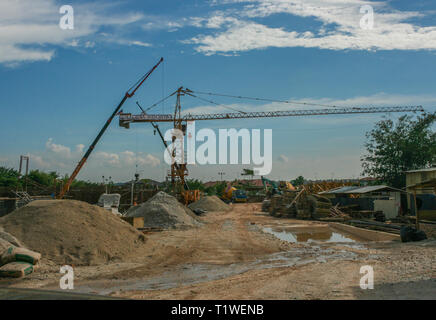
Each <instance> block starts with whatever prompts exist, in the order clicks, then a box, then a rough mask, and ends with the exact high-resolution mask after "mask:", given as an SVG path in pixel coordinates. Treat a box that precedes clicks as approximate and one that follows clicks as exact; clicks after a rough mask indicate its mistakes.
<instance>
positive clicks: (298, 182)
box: [291, 176, 304, 187]
mask: <svg viewBox="0 0 436 320" xmlns="http://www.w3.org/2000/svg"><path fill="white" fill-rule="evenodd" d="M291 183H292V185H293V186H295V187H297V186H302V185H303V184H304V177H303V176H298V177H297V178H296V179H295V180H292V181H291Z"/></svg>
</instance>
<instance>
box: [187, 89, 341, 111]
mask: <svg viewBox="0 0 436 320" xmlns="http://www.w3.org/2000/svg"><path fill="white" fill-rule="evenodd" d="M193 92H195V93H197V94H205V95H211V96H219V97H227V98H236V99H244V100H254V101H266V102H278V103H288V104H299V105H306V106H320V107H329V108H337V107H338V106H335V105H328V104H322V103H314V102H301V101H292V100H277V99H268V98H254V97H246V96H234V95H230V94H223V93H213V92H202V91H193Z"/></svg>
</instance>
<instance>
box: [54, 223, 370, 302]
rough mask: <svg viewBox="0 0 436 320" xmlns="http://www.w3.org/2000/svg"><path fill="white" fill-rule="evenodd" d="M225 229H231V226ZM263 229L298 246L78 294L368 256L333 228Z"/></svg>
mask: <svg viewBox="0 0 436 320" xmlns="http://www.w3.org/2000/svg"><path fill="white" fill-rule="evenodd" d="M225 227H231V224H227V225H225ZM259 227H260V226H256V227H253V228H252V230H253V231H254V230H255V229H257V232H263V233H268V234H272V235H273V236H274V237H276V238H278V239H280V240H282V241H288V242H291V243H296V244H298V245H297V246H296V247H294V248H292V250H290V251H286V252H278V253H274V254H269V255H265V256H260V257H259V258H258V259H257V260H255V261H252V262H239V263H233V264H227V265H216V264H184V265H179V266H175V267H174V268H172V269H171V270H168V271H166V272H164V273H162V274H160V275H158V276H155V277H153V278H143V279H141V278H137V279H124V280H107V279H106V280H91V281H80V282H76V283H75V289H74V291H75V292H78V293H94V294H100V295H110V294H111V293H115V292H119V291H133V290H138V291H142V290H165V289H171V288H176V287H181V286H187V285H192V284H197V283H201V282H209V281H214V280H219V279H223V278H227V277H231V276H234V275H238V274H242V273H244V272H247V271H249V270H261V269H269V268H280V267H293V266H301V265H305V264H309V263H314V262H318V263H325V262H327V261H329V260H357V259H359V258H361V255H366V253H365V251H366V248H365V247H364V246H363V245H362V244H361V243H359V241H358V240H357V239H353V238H351V237H350V236H347V235H344V234H341V233H339V232H337V231H335V230H333V229H330V228H329V227H328V226H327V225H321V226H315V227H308V226H307V225H306V226H301V225H295V226H277V225H274V226H263V227H260V228H259ZM355 249H357V251H356V250H355ZM362 250H363V252H362ZM47 289H56V288H47Z"/></svg>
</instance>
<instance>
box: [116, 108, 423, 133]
mask: <svg viewBox="0 0 436 320" xmlns="http://www.w3.org/2000/svg"><path fill="white" fill-rule="evenodd" d="M416 111H424V109H423V108H422V106H404V107H361V108H359V107H352V108H332V109H310V110H289V111H263V112H262V111H259V112H246V113H241V112H228V113H206V114H185V115H183V116H182V117H181V120H182V121H197V120H219V119H247V118H275V117H299V116H315V115H335V114H336V115H339V114H355V113H388V112H416ZM173 121H174V115H172V114H147V113H144V112H143V113H141V114H136V115H133V114H131V113H120V115H119V125H120V126H121V127H124V128H129V126H130V123H132V122H173Z"/></svg>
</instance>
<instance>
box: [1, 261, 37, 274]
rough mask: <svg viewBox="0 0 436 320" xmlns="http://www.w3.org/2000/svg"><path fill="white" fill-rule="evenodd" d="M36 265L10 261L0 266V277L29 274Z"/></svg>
mask: <svg viewBox="0 0 436 320" xmlns="http://www.w3.org/2000/svg"><path fill="white" fill-rule="evenodd" d="M35 269H36V266H35V265H33V264H31V263H28V262H22V261H18V262H11V263H8V264H6V265H4V266H2V267H0V277H10V278H22V277H25V276H27V275H28V274H31V273H32V272H34V271H35Z"/></svg>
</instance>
